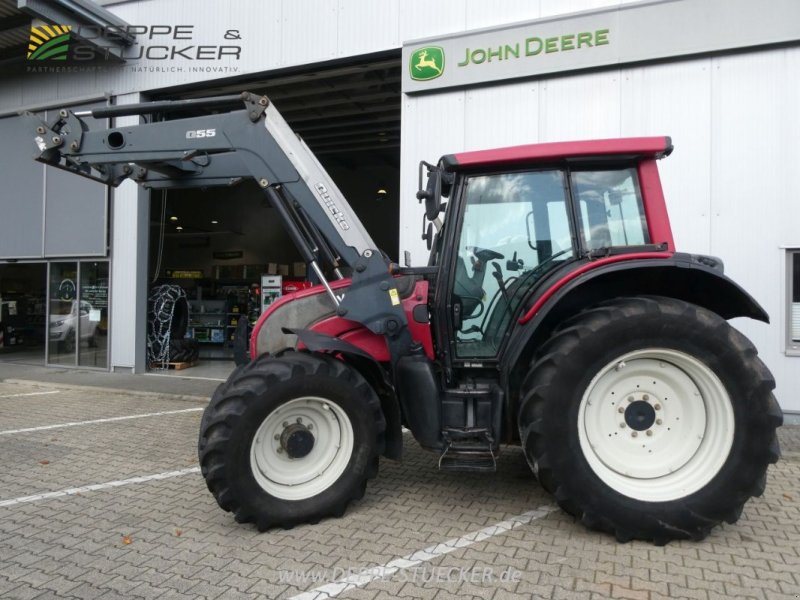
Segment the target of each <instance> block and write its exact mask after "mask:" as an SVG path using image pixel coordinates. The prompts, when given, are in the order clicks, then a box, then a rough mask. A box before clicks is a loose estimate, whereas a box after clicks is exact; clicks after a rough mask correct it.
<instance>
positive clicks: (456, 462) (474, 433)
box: [439, 427, 497, 473]
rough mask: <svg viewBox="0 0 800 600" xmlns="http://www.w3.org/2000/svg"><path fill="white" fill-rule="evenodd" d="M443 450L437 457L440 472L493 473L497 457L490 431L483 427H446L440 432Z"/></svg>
mask: <svg viewBox="0 0 800 600" xmlns="http://www.w3.org/2000/svg"><path fill="white" fill-rule="evenodd" d="M442 439H443V440H444V450H442V454H441V455H440V456H439V470H440V471H462V472H472V473H477V472H483V473H494V472H495V471H496V470H497V457H496V456H495V453H494V451H493V450H492V447H493V446H494V438H493V437H492V434H491V431H490V430H489V429H486V428H483V427H463V428H453V427H447V428H445V429H443V430H442Z"/></svg>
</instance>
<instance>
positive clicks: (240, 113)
mask: <svg viewBox="0 0 800 600" xmlns="http://www.w3.org/2000/svg"><path fill="white" fill-rule="evenodd" d="M236 101H240V102H243V104H244V106H243V108H242V109H240V110H234V111H229V112H220V113H218V114H212V115H208V116H199V117H190V118H179V119H174V120H170V121H163V122H155V123H144V124H140V125H131V126H122V127H113V128H109V129H100V130H93V131H90V130H89V128H88V126H87V124H86V123H85V122H84V121H83V120H82V119H81V117H82V116H87V115H91V116H93V117H97V118H105V117H121V116H127V115H142V114H149V113H154V112H170V111H172V112H175V111H181V110H187V109H192V108H205V109H208V108H217V107H226V106H230V105H231V103H232V102H236ZM26 114H27V116H28V118H29V119H30V120H31V122H32V124H33V128H34V130H35V134H34V141H35V142H36V146H37V148H38V151H37V153H36V155H35V156H34V158H36V160H38V161H40V162H43V163H46V164H48V165H51V166H54V167H58V168H60V169H64V170H66V171H70V172H72V173H75V174H77V175H81V176H83V177H88V178H90V179H93V180H95V181H99V182H101V183H105V184H107V185H110V186H115V187H116V186H118V185H119V184H120V183H122V182H123V181H125V180H126V179H131V180H133V181H135V182H137V183H139V184H140V185H142V186H143V187H145V188H149V189H176V188H195V187H203V188H205V187H212V186H230V185H235V184H236V183H239V182H240V181H242V180H244V179H246V178H250V177H252V178H253V179H254V180H255V181H256V183H257V184H258V185H259V187H260V188H261V189H262V190H263V192H264V194H265V195H266V196H267V198H268V200H269V202H270V204H271V205H272V207H273V208H274V209H275V211H276V213H277V215H278V218H279V219H280V220H281V222H282V223H283V225H284V227H285V229H286V231H287V233H288V234H289V236H290V237H291V238H292V241H293V242H294V244H295V245H296V246H297V249H298V251H299V252H300V254H301V256H302V257H303V260H304V261H305V262H306V263H308V264H309V266H310V267H311V269H312V270H313V271H314V272H315V274H316V275H317V277H319V279H320V281H321V282H322V283H323V285H325V287H326V289H327V291H328V294H329V296H330V298H331V300H332V302H333V303H334V305H336V307H337V314H339V315H340V316H346V317H347V318H348V319H350V320H352V321H357V322H359V323H361V324H363V325H364V326H365V327H367V328H368V329H369V330H371V331H373V332H375V333H378V334H383V335H386V336H387V341H388V343H389V348H390V352H391V354H392V358H393V361H394V360H397V358H399V357H400V356H402V355H403V354H405V353H406V352H407V350H408V348H409V347H410V345H411V337H410V335H409V333H408V326H407V325H408V323H407V320H406V316H405V313H404V312H403V309H402V305H401V303H400V300H399V295H398V292H397V288H396V286H395V284H394V280H393V278H392V275H391V273H390V270H389V269H390V265H389V263H388V261H387V260H386V259H385V258H384V257H383V254H382V253H381V251H380V250H379V249H378V248H377V247H376V245H375V243H374V242H373V241H372V238H371V237H370V236H369V234H368V233H367V231H366V230H365V228H364V226H363V225H362V223H361V221H360V220H359V219H358V217H357V216H356V214H355V212H354V211H353V209H352V207H351V206H350V204H349V203H348V202H347V200H346V199H345V197H344V196H343V195H342V193H341V191H340V190H339V188H338V187H337V186H336V184H335V183H334V182H333V180H332V179H331V177H330V176H329V175H328V173H327V172H326V171H325V169H324V168H323V167H322V165H321V164H320V163H319V161H318V160H317V159H316V157H315V156H314V154H313V153H312V152H311V150H309V148H308V146H306V144H305V143H304V142H303V141H302V140H301V139H300V138H299V137H298V136H297V135H296V134H295V133H294V132H293V131H292V129H291V128H290V127H289V125H288V124H287V123H286V121H284V119H283V117H282V116H281V114H280V113H279V112H278V110H277V109H276V108H275V106H274V105H272V104H271V103H270V101H269V99H268V98H267V97H266V96H257V95H254V94H251V93H249V92H244V93H242V94H241V96H222V97H216V98H201V99H196V100H183V101H167V102H150V103H141V104H132V105H124V106H112V107H103V108H98V109H93V110H90V111H86V112H78V113H75V112H72V111H69V110H66V109H62V110H60V111H58V112H57V118H56V120H55V121H54V122H52V123H47V122H45V121H42V120H41V119H40V118H39V117H37V116H35V115H33V114H30V113H26ZM323 261H325V262H328V263H330V264H331V266H332V267H333V272H334V273H336V274H337V276H338V277H341V274H340V272H339V266H340V265H346V266H348V267H350V268H351V269H352V272H353V281H352V284H351V286H350V288H349V290H348V292H347V294H346V295H345V296H344V297H341V296H337V295H336V294H334V292H333V290H332V289H331V287H330V285H329V283H328V281H327V280H326V278H325V276H324V273H323V270H322V267H321V263H322V262H323Z"/></svg>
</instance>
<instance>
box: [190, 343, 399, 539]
mask: <svg viewBox="0 0 800 600" xmlns="http://www.w3.org/2000/svg"><path fill="white" fill-rule="evenodd" d="M385 428H386V423H385V420H384V418H383V413H382V411H381V408H380V401H379V400H378V397H377V395H376V394H375V392H374V391H373V389H372V388H371V387H370V386H369V384H368V383H367V382H366V381H365V380H364V378H363V377H362V376H361V375H360V374H359V373H358V372H357V371H355V370H354V369H352V368H351V367H350V366H348V365H347V364H345V363H343V362H341V361H339V360H336V359H333V358H331V357H329V356H325V355H319V354H308V353H300V352H287V353H285V354H283V355H282V356H280V357H266V356H262V357H259V358H258V359H256V360H255V361H253V362H251V363H249V364H247V365H244V366H242V367H239V368H238V369H236V371H234V373H233V374H232V375H231V377H230V378H229V379H228V381H227V382H226V383H224V384H222V385H221V386H220V387H219V388H218V389H217V391H216V393H215V394H214V397H213V398H212V400H211V403H210V404H209V406H208V408H207V409H206V411H205V413H204V414H203V419H202V423H201V428H200V441H199V444H198V450H199V455H200V465H201V468H202V472H203V476H204V477H205V478H206V483H207V485H208V488H209V490H211V492H212V494H213V495H214V497H215V498H216V500H217V503H218V504H219V505H220V507H222V508H223V509H224V510H226V511H230V512H233V513H234V515H235V517H236V520H237V521H239V522H252V523H255V524H256V525H257V527H258V529H259V530H261V531H264V530H265V529H268V528H270V527H275V526H278V527H292V526H294V525H296V524H298V523H304V522H316V521H319V520H320V519H321V518H324V517H328V516H341V515H342V514H343V513H344V511H345V509H346V508H347V505H348V504H349V503H350V502H351V501H352V500H355V499H359V498H361V497H362V496H363V495H364V491H365V488H366V482H367V480H368V479H370V478H372V477H375V475H376V474H377V471H378V456H379V455H380V454H381V452H382V451H383V443H384V442H383V433H384V430H385Z"/></svg>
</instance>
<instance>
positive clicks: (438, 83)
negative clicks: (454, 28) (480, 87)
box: [403, 0, 800, 94]
mask: <svg viewBox="0 0 800 600" xmlns="http://www.w3.org/2000/svg"><path fill="white" fill-rule="evenodd" d="M769 5H770V8H769V10H764V7H763V6H761V3H758V2H752V0H652V1H650V2H647V1H645V2H636V3H632V4H623V5H621V6H617V7H615V8H608V9H600V10H593V11H586V12H581V13H574V14H572V15H567V16H562V17H553V18H547V19H538V20H536V21H528V22H523V23H514V24H512V25H505V26H502V27H494V28H490V29H479V30H475V31H469V32H465V33H458V34H453V35H450V36H446V37H442V38H437V39H427V40H415V41H410V42H407V43H406V44H405V45H404V47H403V57H404V61H405V63H406V64H407V65H408V76H407V77H404V78H403V91H404V92H406V93H408V94H412V93H415V92H425V91H430V90H436V89H441V88H448V87H464V86H470V85H475V84H480V83H486V82H491V81H501V80H507V79H518V78H522V77H537V76H541V75H547V74H550V73H565V72H569V71H577V70H584V69H593V68H600V67H605V66H615V65H622V64H628V63H635V62H641V61H650V60H660V59H664V58H670V57H678V56H690V55H693V54H703V53H709V52H720V51H725V50H731V49H741V48H747V47H753V46H761V45H766V44H781V43H797V42H798V41H800V1H798V0H771V1H770V3H769ZM720 17H724V18H720ZM445 63H446V67H445Z"/></svg>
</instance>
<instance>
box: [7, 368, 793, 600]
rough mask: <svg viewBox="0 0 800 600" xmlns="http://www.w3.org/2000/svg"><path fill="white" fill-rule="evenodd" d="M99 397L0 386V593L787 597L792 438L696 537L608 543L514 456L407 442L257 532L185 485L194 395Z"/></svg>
mask: <svg viewBox="0 0 800 600" xmlns="http://www.w3.org/2000/svg"><path fill="white" fill-rule="evenodd" d="M148 385H149V383H148ZM102 387H104V386H100V387H94V388H91V387H79V384H76V383H74V381H73V382H70V383H67V384H64V382H61V383H59V382H58V381H49V382H46V383H45V385H33V384H30V383H19V382H16V383H15V382H0V455H1V456H3V458H4V461H5V465H4V469H3V470H2V472H1V473H0V598H10V599H15V600H16V599H20V600H21V599H25V598H80V599H86V598H104V599H110V598H159V599H161V598H163V599H167V598H209V599H212V598H231V599H235V598H254V599H255V598H281V599H284V598H286V599H288V598H296V597H299V598H303V599H311V598H318V599H322V598H331V597H337V598H343V599H355V598H360V599H370V600H371V599H388V598H398V597H400V598H403V597H406V598H435V599H437V600H447V599H449V598H491V599H497V600H502V599H505V598H520V599H522V598H526V599H527V598H608V597H612V598H632V599H637V598H642V599H656V598H666V597H670V598H700V599H706V598H708V599H713V598H758V599H770V598H775V599H777V598H787V599H793V600H796V599H797V598H798V597H800V483H798V482H799V481H800V428H798V427H784V428H782V430H781V432H780V437H781V443H782V447H783V452H784V458H783V459H782V461H781V462H779V463H778V464H777V465H776V466H774V467H771V468H770V472H769V482H768V487H767V491H766V493H765V495H764V496H763V497H761V498H757V499H754V500H752V501H751V502H749V503H748V504H747V506H746V507H745V510H744V514H743V515H742V518H741V520H740V521H739V522H738V523H737V524H736V525H724V526H722V527H719V528H717V529H716V530H715V531H714V532H713V533H712V535H711V536H709V537H708V538H707V539H706V540H705V541H703V542H700V543H694V542H673V543H671V544H669V545H667V546H665V547H655V546H652V545H650V544H647V543H642V542H632V543H628V544H618V543H617V542H615V541H614V540H613V539H612V538H610V537H608V536H606V535H603V534H599V533H594V532H590V531H587V530H586V529H585V528H584V527H583V526H582V525H580V524H579V523H576V522H575V521H574V519H573V518H571V517H570V516H569V515H566V514H565V513H563V512H561V511H560V510H558V509H557V508H555V507H554V506H553V500H552V498H550V497H549V496H548V495H547V494H546V493H544V492H543V491H542V490H541V488H540V487H539V485H538V483H537V482H536V481H535V479H534V478H533V477H532V475H531V473H530V470H529V468H528V466H527V464H526V462H525V460H524V458H523V456H522V453H521V451H520V450H519V449H515V448H508V449H506V451H505V452H504V454H503V455H502V457H501V459H500V461H499V464H498V472H497V473H495V474H484V475H469V474H458V473H440V472H438V470H437V466H436V457H435V456H433V455H432V454H429V453H426V452H424V451H421V450H420V449H419V448H418V447H417V446H416V445H415V444H414V442H413V440H411V439H410V438H408V440H407V444H406V449H407V452H406V457H405V460H404V461H403V462H402V463H396V462H392V461H382V463H381V471H380V475H379V477H378V478H377V479H376V480H374V481H372V482H371V483H370V485H369V486H368V489H367V495H366V496H365V498H364V499H363V500H361V501H360V502H357V503H355V504H353V505H351V507H350V509H349V510H348V511H347V513H346V514H345V516H344V517H342V518H340V519H326V520H323V521H322V522H321V523H319V524H317V525H304V526H300V527H296V528H294V529H292V530H288V531H283V530H272V531H268V532H266V533H261V534H260V533H258V532H257V531H256V530H255V528H254V527H252V526H250V525H240V524H237V523H236V522H235V521H234V520H233V518H232V517H231V515H230V514H228V513H225V512H223V511H222V510H220V509H219V508H218V507H217V505H216V503H215V501H214V499H213V498H212V497H211V495H210V494H209V492H208V491H207V489H206V487H205V483H204V481H203V479H202V477H201V476H200V474H199V469H198V467H197V458H196V438H197V430H198V425H199V421H200V416H201V414H202V408H203V406H204V402H203V401H200V400H199V398H200V397H201V396H200V394H199V393H198V394H197V395H196V399H194V400H192V399H191V397H192V396H193V394H189V393H182V394H179V396H180V398H179V397H178V396H170V395H167V394H163V393H159V392H158V391H156V390H145V393H142V391H141V390H139V391H134V392H133V393H132V392H131V391H130V390H129V391H124V390H116V391H109V390H106V389H101V388H102ZM206 397H207V396H206Z"/></svg>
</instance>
